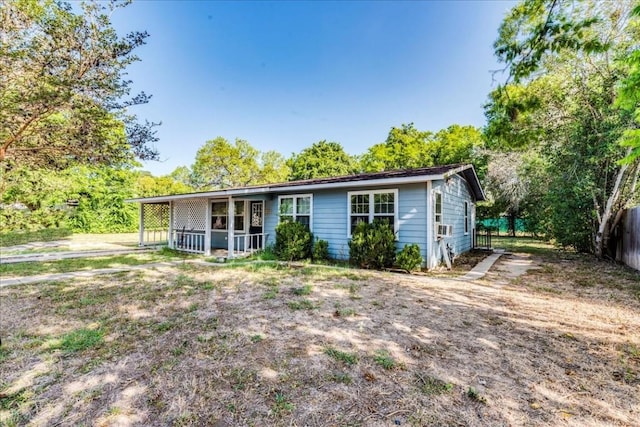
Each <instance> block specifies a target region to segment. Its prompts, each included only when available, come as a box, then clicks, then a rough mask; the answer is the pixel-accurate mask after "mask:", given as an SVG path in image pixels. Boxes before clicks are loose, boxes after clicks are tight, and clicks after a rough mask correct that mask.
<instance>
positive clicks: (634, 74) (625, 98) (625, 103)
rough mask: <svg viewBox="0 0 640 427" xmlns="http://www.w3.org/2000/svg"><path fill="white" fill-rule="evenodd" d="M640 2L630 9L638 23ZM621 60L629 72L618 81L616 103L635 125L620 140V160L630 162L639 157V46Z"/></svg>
mask: <svg viewBox="0 0 640 427" xmlns="http://www.w3.org/2000/svg"><path fill="white" fill-rule="evenodd" d="M639 18H640V4H638V5H637V6H636V7H635V8H634V9H633V10H632V11H631V19H632V20H633V21H635V22H636V25H640V22H639V21H640V19H639ZM622 61H623V62H624V63H625V64H626V65H627V66H628V67H629V74H628V75H627V77H626V78H625V79H624V80H623V81H622V82H621V83H620V90H619V91H618V98H617V100H616V105H617V106H618V107H620V108H621V109H623V110H625V111H627V112H630V113H632V114H633V115H634V117H635V126H634V128H632V129H627V130H626V131H625V133H624V134H623V136H622V139H621V141H620V143H621V145H622V146H623V147H628V154H627V156H626V157H625V158H624V159H623V160H622V163H623V164H630V163H632V162H633V161H634V160H636V159H639V158H640V48H636V49H634V50H633V51H632V52H631V53H630V54H629V56H628V57H627V58H623V59H622Z"/></svg>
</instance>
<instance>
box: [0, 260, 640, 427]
mask: <svg viewBox="0 0 640 427" xmlns="http://www.w3.org/2000/svg"><path fill="white" fill-rule="evenodd" d="M531 268H533V269H531ZM527 269H528V271H527V272H526V273H525V270H527ZM521 273H524V274H521ZM519 274H521V275H519ZM0 304H1V329H0V336H1V337H2V347H1V348H0V381H1V383H0V424H4V425H8V426H10V425H24V424H30V425H83V424H84V425H98V426H102V425H120V426H124V425H213V426H218V427H222V426H236V425H238V426H252V425H256V426H265V425H287V426H289V425H295V426H304V425H308V426H334V425H335V426H393V425H415V426H425V425H454V426H467V425H468V426H480V425H483V426H484V425H487V426H500V425H505V426H507V425H508V426H511V425H513V426H521V425H527V426H531V425H533V426H535V425H540V426H542V425H545V426H546V425H573V426H600V425H602V426H604V425H607V426H608V425H614V426H615V425H621V426H622V425H624V426H632V425H638V423H639V420H640V274H638V273H637V272H634V271H632V270H629V269H625V268H623V267H620V266H616V265H612V264H609V263H604V262H597V261H595V260H593V259H592V258H586V257H581V256H578V255H575V254H563V253H556V252H554V253H553V254H551V255H550V256H547V257H540V256H538V255H534V256H533V257H532V256H530V255H526V254H518V255H513V256H504V257H503V258H501V260H500V261H499V262H498V264H496V265H495V266H494V268H493V269H492V271H491V272H490V273H489V275H488V276H486V277H485V278H484V279H482V280H480V281H477V282H462V281H457V280H455V279H453V278H442V277H439V278H429V277H423V276H408V275H402V274H391V273H376V272H362V271H357V270H338V269H316V268H312V267H305V268H297V269H287V268H285V267H278V266H275V265H272V264H253V265H251V266H236V267H225V268H218V269H215V268H209V267H204V266H196V265H192V264H188V263H187V264H184V265H180V266H178V267H172V268H169V267H168V268H166V269H163V270H150V271H146V272H134V273H121V274H116V275H111V276H103V277H100V278H99V279H97V278H93V279H86V280H85V279H83V280H78V281H75V282H58V283H46V284H38V285H25V286H17V287H7V288H2V289H0Z"/></svg>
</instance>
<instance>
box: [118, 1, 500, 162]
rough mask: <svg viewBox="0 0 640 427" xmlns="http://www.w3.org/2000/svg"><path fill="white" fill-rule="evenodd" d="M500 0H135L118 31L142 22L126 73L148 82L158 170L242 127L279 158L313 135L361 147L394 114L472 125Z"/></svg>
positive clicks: (487, 79)
mask: <svg viewBox="0 0 640 427" xmlns="http://www.w3.org/2000/svg"><path fill="white" fill-rule="evenodd" d="M511 6H513V3H512V2H507V1H441V2H437V1H424V2H391V1H389V2H384V1H371V2H365V1H355V2H340V1H336V2H330V1H308V2H296V1H286V2H257V1H256V2H205V1H193V2H185V1H181V2H178V1H175V2H171V1H137V2H134V3H133V4H132V5H130V6H128V7H126V8H124V9H120V10H118V11H117V12H116V13H115V14H114V16H113V22H114V25H115V27H116V28H117V30H118V32H119V34H124V33H125V32H126V31H131V30H147V31H148V32H149V33H150V37H149V39H148V43H147V45H145V46H143V47H141V48H139V50H138V51H137V54H138V56H140V58H141V59H142V61H141V62H138V63H136V64H134V65H132V66H131V67H130V68H129V69H128V71H129V76H128V77H129V78H131V79H132V80H133V81H134V89H135V90H144V91H145V92H147V93H150V94H152V95H153V98H152V100H151V102H150V103H149V104H148V105H145V106H140V107H136V109H135V112H136V113H137V114H138V115H139V116H140V117H141V118H143V119H144V118H146V119H149V120H152V121H162V126H161V127H160V128H159V129H158V136H159V138H160V141H159V142H158V143H157V144H156V147H157V148H158V149H159V151H160V157H161V161H160V162H147V163H145V164H144V169H146V170H149V171H151V172H152V173H153V174H154V175H162V174H167V173H170V172H171V171H172V170H173V169H175V168H176V167H177V166H181V165H190V164H191V163H193V160H194V158H195V154H196V152H197V150H198V148H199V147H200V146H202V145H203V144H204V143H205V141H207V140H209V139H213V138H215V137H217V136H222V137H224V138H226V139H228V140H230V141H233V140H234V139H235V138H241V139H246V140H248V141H249V143H251V144H252V145H253V146H254V147H256V148H258V149H260V150H261V151H267V150H277V151H279V152H280V153H282V154H283V155H285V156H286V157H289V156H290V155H291V153H293V152H299V151H300V150H302V149H304V148H305V147H308V146H310V145H311V144H313V143H314V142H317V141H319V140H322V139H326V140H329V141H336V142H339V143H341V144H342V145H343V147H344V148H345V150H346V151H347V152H348V153H351V154H360V153H362V152H364V151H366V149H367V148H368V147H369V146H371V145H373V144H375V143H378V142H382V141H384V140H385V138H386V136H387V133H388V132H389V129H390V128H391V127H392V126H400V125H401V124H402V123H409V122H413V123H415V125H416V127H417V128H418V129H421V130H432V131H437V130H439V129H442V128H446V127H447V126H449V125H451V124H454V123H458V124H462V125H467V124H470V125H475V126H482V125H483V124H484V116H483V111H482V105H483V103H484V102H485V101H486V98H487V94H488V93H489V91H490V90H491V89H492V87H493V86H492V76H491V73H490V70H494V69H497V68H499V65H498V64H497V62H496V60H495V58H494V55H493V49H492V44H493V41H494V40H495V39H496V37H497V29H498V26H499V24H500V22H501V20H502V18H503V17H504V15H505V13H506V12H507V11H508V9H509V8H510V7H511Z"/></svg>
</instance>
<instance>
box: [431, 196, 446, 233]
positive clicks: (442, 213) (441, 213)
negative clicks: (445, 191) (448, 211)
mask: <svg viewBox="0 0 640 427" xmlns="http://www.w3.org/2000/svg"><path fill="white" fill-rule="evenodd" d="M437 194H439V195H440V221H443V220H444V196H443V195H442V191H441V190H433V238H434V240H437V239H438V222H437V221H436V215H437V212H436V206H437V203H436V195H437ZM440 224H442V222H440Z"/></svg>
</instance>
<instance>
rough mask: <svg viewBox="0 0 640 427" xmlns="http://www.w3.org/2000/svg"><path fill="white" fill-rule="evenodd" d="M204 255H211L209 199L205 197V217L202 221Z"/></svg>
mask: <svg viewBox="0 0 640 427" xmlns="http://www.w3.org/2000/svg"><path fill="white" fill-rule="evenodd" d="M204 255H205V256H210V255H211V200H209V199H207V217H206V218H205V222H204Z"/></svg>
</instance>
